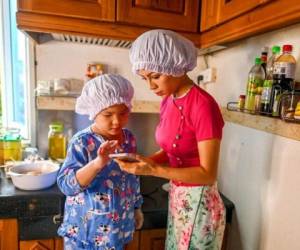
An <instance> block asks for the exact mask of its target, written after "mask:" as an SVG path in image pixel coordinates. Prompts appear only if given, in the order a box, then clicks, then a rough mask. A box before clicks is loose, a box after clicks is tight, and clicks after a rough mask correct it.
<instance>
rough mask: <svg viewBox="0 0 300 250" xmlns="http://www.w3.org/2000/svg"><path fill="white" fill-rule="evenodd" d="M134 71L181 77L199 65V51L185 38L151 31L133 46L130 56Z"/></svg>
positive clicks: (138, 39)
mask: <svg viewBox="0 0 300 250" xmlns="http://www.w3.org/2000/svg"><path fill="white" fill-rule="evenodd" d="M129 59H130V62H131V63H132V71H133V73H135V74H137V73H138V71H139V70H141V69H143V70H148V71H152V72H158V73H162V74H166V75H172V76H181V75H183V74H184V73H186V72H188V71H191V70H192V69H194V68H195V67H196V65H197V49H196V47H195V46H194V44H193V43H192V42H191V41H190V40H188V39H186V38H184V37H183V36H181V35H179V34H177V33H175V32H173V31H170V30H161V29H158V30H150V31H147V32H145V33H143V34H142V35H140V36H139V37H138V38H137V39H136V40H135V41H134V42H133V44H132V47H131V49H130V55H129Z"/></svg>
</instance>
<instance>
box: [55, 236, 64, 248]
mask: <svg viewBox="0 0 300 250" xmlns="http://www.w3.org/2000/svg"><path fill="white" fill-rule="evenodd" d="M55 250H64V241H63V239H62V238H55Z"/></svg>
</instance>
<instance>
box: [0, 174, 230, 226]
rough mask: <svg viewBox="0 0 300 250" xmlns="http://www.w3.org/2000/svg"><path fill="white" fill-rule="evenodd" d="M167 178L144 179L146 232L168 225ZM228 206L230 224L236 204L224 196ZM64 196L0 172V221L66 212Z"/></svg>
mask: <svg viewBox="0 0 300 250" xmlns="http://www.w3.org/2000/svg"><path fill="white" fill-rule="evenodd" d="M166 182H167V181H166V180H165V179H161V178H156V177H148V176H143V177H141V193H142V195H143V198H144V204H143V207H142V210H143V212H144V217H145V222H144V226H143V229H151V228H164V227H165V226H166V223H167V213H168V193H167V192H166V191H164V190H163V189H162V185H163V184H164V183H166ZM222 199H223V201H224V204H225V207H226V212H227V213H226V215H227V217H226V221H227V222H229V223H230V222H231V217H232V210H233V208H234V205H233V203H232V202H231V201H229V200H228V199H227V198H226V197H225V196H224V195H222ZM64 201H65V196H64V195H63V194H62V193H61V192H60V190H59V189H58V187H57V186H56V185H54V186H52V187H50V188H48V189H44V190H39V191H23V190H19V189H17V188H15V187H14V185H13V184H12V181H11V180H10V179H7V178H5V176H4V172H3V170H1V171H0V218H17V219H19V218H24V217H25V218H33V217H35V216H50V215H51V216H53V215H55V214H59V213H63V207H64Z"/></svg>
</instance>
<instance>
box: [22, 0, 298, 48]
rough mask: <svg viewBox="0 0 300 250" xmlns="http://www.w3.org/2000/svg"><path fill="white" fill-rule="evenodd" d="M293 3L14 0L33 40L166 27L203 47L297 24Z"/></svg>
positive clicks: (127, 36) (124, 35) (121, 35)
mask: <svg viewBox="0 0 300 250" xmlns="http://www.w3.org/2000/svg"><path fill="white" fill-rule="evenodd" d="M200 3H201V6H199V5H200ZM299 3H300V2H299V0H289V1H288V2H287V1H286V0H247V1H246V0H202V1H198V0H178V1H172V0H60V1H53V0H18V12H17V25H18V27H19V28H20V29H22V30H25V31H26V32H27V33H28V34H30V35H31V36H32V37H33V38H34V39H35V40H37V41H38V40H39V39H38V35H37V34H41V33H65V34H72V35H73V34H75V35H81V36H93V37H95V36H96V37H101V38H111V39H120V40H134V39H135V38H136V37H137V36H139V35H140V34H142V33H143V32H145V31H147V30H149V29H151V28H166V29H172V30H176V31H178V32H179V33H181V34H183V35H184V36H186V37H187V38H188V39H190V40H191V41H193V42H194V44H195V45H196V46H197V47H201V48H207V47H211V46H213V45H223V44H225V43H228V42H233V41H236V40H239V39H241V38H245V37H249V36H253V35H256V34H259V33H262V32H267V31H270V30H274V29H277V28H281V27H285V26H287V25H290V24H293V23H297V22H300V4H299ZM200 9H201V15H200V13H199V12H200V11H199V10H200ZM199 16H201V17H200V18H199ZM199 27H200V28H199Z"/></svg>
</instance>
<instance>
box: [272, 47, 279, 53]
mask: <svg viewBox="0 0 300 250" xmlns="http://www.w3.org/2000/svg"><path fill="white" fill-rule="evenodd" d="M272 52H273V53H274V54H279V53H280V46H278V45H274V46H273V47H272Z"/></svg>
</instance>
